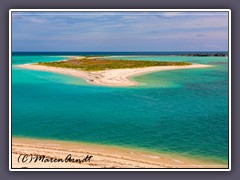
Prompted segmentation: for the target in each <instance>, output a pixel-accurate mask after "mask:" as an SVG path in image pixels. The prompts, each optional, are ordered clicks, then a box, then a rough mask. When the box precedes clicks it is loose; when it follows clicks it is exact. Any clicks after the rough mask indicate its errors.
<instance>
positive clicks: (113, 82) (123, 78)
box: [17, 64, 212, 86]
mask: <svg viewBox="0 0 240 180" xmlns="http://www.w3.org/2000/svg"><path fill="white" fill-rule="evenodd" d="M17 67H20V68H25V69H32V70H39V71H48V72H54V73H60V74H65V75H69V76H75V77H79V78H82V79H84V80H86V81H87V82H88V83H90V84H94V85H100V86H136V85H138V82H135V81H133V80H130V79H128V78H129V77H130V76H135V75H140V74H146V73H150V72H155V71H166V70H175V69H192V68H208V67H212V66H210V65H204V64H191V65H185V66H153V67H143V68H130V69H110V70H103V71H91V72H88V71H81V70H76V69H70V68H60V67H50V66H43V65H37V64H22V65H17Z"/></svg>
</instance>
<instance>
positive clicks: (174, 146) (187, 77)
mask: <svg viewBox="0 0 240 180" xmlns="http://www.w3.org/2000/svg"><path fill="white" fill-rule="evenodd" d="M12 58H13V59H12V64H13V70H12V134H13V135H15V136H24V137H38V138H48V139H60V140H71V141H82V142H92V143H100V144H111V145H118V146H126V147H133V148H143V149H147V150H150V151H156V152H162V151H164V152H168V153H179V154H185V155H188V156H195V157H199V158H200V157H205V158H209V159H214V160H218V161H221V162H227V160H228V59H227V57H185V56H141V57H140V56H126V57H115V58H116V59H132V60H134V59H142V60H162V61H190V62H194V63H203V64H212V65H214V67H212V68H205V69H188V70H173V71H165V72H155V73H151V74H147V75H142V76H137V77H134V78H133V79H135V80H136V81H139V82H141V84H142V85H141V86H139V87H131V88H126V87H125V88H111V87H101V86H93V85H89V84H87V83H86V82H85V81H84V80H81V79H78V78H74V77H68V76H65V75H60V74H54V73H48V72H40V71H32V70H26V69H20V68H17V67H15V66H14V65H16V64H23V63H32V62H39V61H55V60H62V59H65V58H64V57H60V56H59V57H57V56H13V57H12Z"/></svg>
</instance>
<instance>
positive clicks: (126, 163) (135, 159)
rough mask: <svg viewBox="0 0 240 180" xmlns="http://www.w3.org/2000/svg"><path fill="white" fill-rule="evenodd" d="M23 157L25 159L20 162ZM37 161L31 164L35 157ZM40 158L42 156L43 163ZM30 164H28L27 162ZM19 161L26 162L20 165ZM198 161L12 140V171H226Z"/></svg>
mask: <svg viewBox="0 0 240 180" xmlns="http://www.w3.org/2000/svg"><path fill="white" fill-rule="evenodd" d="M69 154H71V159H75V160H77V159H81V160H82V159H84V158H86V156H88V157H90V156H91V158H90V159H88V160H89V161H86V162H82V163H79V162H70V161H68V162H65V159H66V157H67V156H68V155H69ZM24 155H28V156H27V157H25V158H24V159H23V156H24ZM31 155H32V158H33V159H32V160H31ZM37 156H38V158H39V160H37V161H36V162H34V161H35V159H34V158H35V157H37ZM40 156H45V158H44V160H42V159H40ZM51 158H52V159H63V160H64V162H50V161H49V159H51ZM30 160H31V161H30ZM23 161H26V162H25V163H23ZM226 167H227V165H224V164H217V163H213V162H208V161H206V160H205V161H204V160H199V159H193V158H188V157H185V156H184V157H182V156H177V155H174V154H159V153H158V154H156V153H149V152H145V151H141V150H137V149H128V148H121V147H115V146H104V145H95V144H87V143H77V142H67V141H57V140H42V139H41V140H40V139H31V138H16V137H14V138H12V168H226Z"/></svg>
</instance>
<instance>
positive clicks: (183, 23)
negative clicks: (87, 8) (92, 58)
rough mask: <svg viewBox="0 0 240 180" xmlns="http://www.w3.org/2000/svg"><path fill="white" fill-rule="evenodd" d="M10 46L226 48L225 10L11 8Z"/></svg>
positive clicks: (21, 48) (33, 48)
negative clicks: (91, 10) (129, 10)
mask: <svg viewBox="0 0 240 180" xmlns="http://www.w3.org/2000/svg"><path fill="white" fill-rule="evenodd" d="M12 50H13V51H80V52H84V51H227V50H228V14H227V13H226V12H13V14H12Z"/></svg>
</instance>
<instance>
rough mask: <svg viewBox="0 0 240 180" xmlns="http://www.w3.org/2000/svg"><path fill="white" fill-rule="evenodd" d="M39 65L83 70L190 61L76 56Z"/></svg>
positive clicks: (174, 63) (173, 63) (169, 64)
mask: <svg viewBox="0 0 240 180" xmlns="http://www.w3.org/2000/svg"><path fill="white" fill-rule="evenodd" d="M38 65H44V66H51V67H61V68H71V69H79V70H83V71H101V70H109V69H126V68H140V67H152V66H185V65H191V63H189V62H165V61H140V60H134V61H133V60H107V59H99V58H92V57H91V58H88V57H85V58H74V59H70V60H67V61H55V62H39V63H38Z"/></svg>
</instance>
